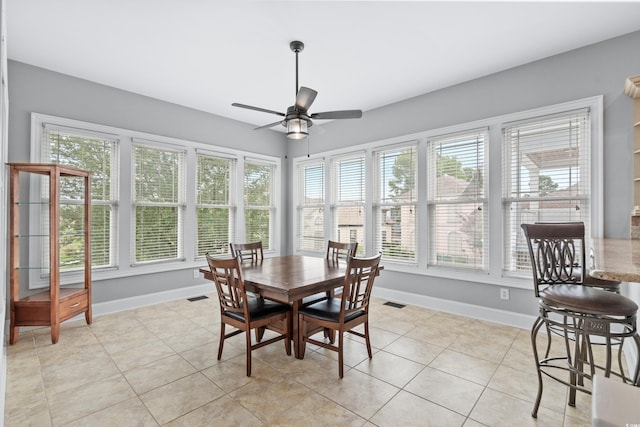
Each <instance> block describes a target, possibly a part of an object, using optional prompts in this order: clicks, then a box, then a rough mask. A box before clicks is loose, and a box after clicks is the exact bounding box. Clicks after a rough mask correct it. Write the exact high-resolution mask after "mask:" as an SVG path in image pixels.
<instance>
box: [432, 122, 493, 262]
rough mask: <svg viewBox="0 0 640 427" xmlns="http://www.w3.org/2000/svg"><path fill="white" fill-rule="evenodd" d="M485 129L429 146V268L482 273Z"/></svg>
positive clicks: (484, 258) (438, 140)
mask: <svg viewBox="0 0 640 427" xmlns="http://www.w3.org/2000/svg"><path fill="white" fill-rule="evenodd" d="M487 139H488V132H487V130H486V129H485V130H479V131H472V132H464V133H460V134H454V135H445V136H441V137H436V138H432V139H430V140H429V141H428V144H427V145H428V159H427V183H428V199H427V204H428V207H429V219H430V229H429V231H430V232H429V236H430V238H429V245H430V250H429V253H430V259H429V264H430V265H440V266H442V265H445V266H452V267H458V268H467V269H475V270H483V269H487V267H488V264H487V255H486V254H487V249H486V248H487V245H486V244H485V243H486V242H487V241H488V239H487V231H488V227H487V218H488V216H487V211H488V210H487V207H488V204H487V203H488V200H487V199H486V197H485V193H486V192H485V176H486V171H485V155H484V152H485V144H486V141H487Z"/></svg>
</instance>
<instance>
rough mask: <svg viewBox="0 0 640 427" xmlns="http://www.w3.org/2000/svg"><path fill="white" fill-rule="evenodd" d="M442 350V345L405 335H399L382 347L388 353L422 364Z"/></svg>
mask: <svg viewBox="0 0 640 427" xmlns="http://www.w3.org/2000/svg"><path fill="white" fill-rule="evenodd" d="M443 350H444V347H440V346H436V345H433V344H429V343H426V342H424V341H420V340H416V339H413V338H407V337H400V338H398V339H397V340H395V341H394V342H392V343H391V344H389V345H388V346H386V347H385V348H384V351H386V352H388V353H392V354H395V355H398V356H401V357H404V358H405V359H409V360H413V361H414V362H418V363H420V364H423V365H428V364H429V363H431V362H432V361H433V359H435V358H436V357H437V356H438V355H439V354H440V353H442V351H443Z"/></svg>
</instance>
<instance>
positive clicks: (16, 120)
mask: <svg viewBox="0 0 640 427" xmlns="http://www.w3.org/2000/svg"><path fill="white" fill-rule="evenodd" d="M8 80H9V82H10V85H9V161H10V162H28V161H30V127H31V118H30V114H31V112H36V113H42V114H50V115H53V116H59V117H65V118H70V119H75V120H82V121H87V122H92V123H98V124H102V125H108V126H115V127H119V128H124V129H130V130H136V131H141V132H148V133H151V134H156V135H162V136H167V137H173V138H180V139H185V140H190V141H197V142H203V143H208V144H212V145H216V146H219V147H232V148H234V149H238V150H246V151H250V152H254V153H260V154H268V155H271V156H278V157H282V158H284V156H285V154H286V153H285V150H286V144H285V142H284V141H285V140H286V138H285V136H284V134H282V133H278V132H275V131H265V132H254V131H253V127H254V126H251V125H248V124H245V123H241V122H238V121H235V120H229V119H226V118H222V117H219V116H215V115H212V114H207V113H204V112H202V111H198V110H193V109H190V108H186V107H182V106H179V105H176V104H171V103H168V102H162V101H158V100H156V99H153V98H149V97H145V96H140V95H136V94H133V93H131V92H126V91H123V90H118V89H114V88H112V87H108V86H104V85H100V84H97V83H93V82H90V81H87V80H82V79H77V78H74V77H70V76H67V75H64V74H59V73H54V72H51V71H48V70H44V69H42V68H37V67H33V66H30V65H27V64H23V63H20V62H15V61H9V79H8ZM210 96H215V94H210ZM286 167H287V165H286V162H283V168H286ZM282 184H283V194H286V187H285V184H284V180H282ZM283 199H284V198H283ZM286 202H287V200H286V199H285V200H282V206H280V208H281V210H282V212H283V213H286V209H285V206H286V205H285V203H286ZM285 224H286V222H285ZM285 233H286V230H284V229H283V230H282V235H281V239H282V241H283V242H286V238H287V235H286V234H285ZM285 246H286V245H285ZM202 282H203V279H199V280H198V279H193V274H192V268H189V269H186V270H178V271H169V272H163V273H157V274H148V275H140V276H132V277H128V278H122V279H113V280H102V281H94V283H93V287H92V291H93V295H92V296H93V302H94V303H100V302H105V301H111V300H116V299H120V298H127V297H133V296H139V295H144V294H147V293H153V292H161V291H166V290H171V289H176V288H180V287H186V286H191V285H194V284H198V283H202ZM23 288H26V284H24V285H23Z"/></svg>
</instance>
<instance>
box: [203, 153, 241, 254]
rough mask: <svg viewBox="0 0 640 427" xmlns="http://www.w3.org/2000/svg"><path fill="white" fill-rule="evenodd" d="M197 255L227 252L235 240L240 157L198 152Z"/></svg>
mask: <svg viewBox="0 0 640 427" xmlns="http://www.w3.org/2000/svg"><path fill="white" fill-rule="evenodd" d="M196 168H197V170H196V182H195V184H196V214H197V217H198V227H197V239H196V256H198V257H202V256H204V255H205V254H207V253H209V254H212V255H213V254H225V253H228V252H229V242H232V241H234V229H235V206H234V204H233V201H234V200H235V197H236V196H235V193H236V192H235V186H234V185H233V183H234V182H235V176H236V160H235V159H229V158H223V157H216V156H211V155H206V154H200V153H198V154H197V155H196Z"/></svg>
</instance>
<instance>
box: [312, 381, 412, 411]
mask: <svg viewBox="0 0 640 427" xmlns="http://www.w3.org/2000/svg"><path fill="white" fill-rule="evenodd" d="M399 390H400V389H399V388H397V387H394V386H392V385H390V384H387V383H385V382H384V381H380V380H378V379H376V378H374V377H372V376H369V375H366V374H364V373H362V372H360V371H358V370H356V369H352V370H350V371H347V372H345V374H344V378H343V379H340V378H339V377H338V375H336V376H335V379H333V380H330V379H328V380H327V381H325V382H323V383H321V384H319V385H318V388H317V389H316V391H318V392H319V393H320V394H322V395H323V396H325V397H326V398H328V399H330V400H333V401H334V402H336V403H338V404H340V405H342V406H344V407H345V408H347V409H349V410H350V411H352V412H355V413H356V414H358V415H359V416H361V417H362V418H365V419H369V418H370V417H371V416H372V415H373V414H375V413H376V412H377V411H378V410H380V408H382V407H383V406H384V405H385V404H386V403H387V402H388V401H389V400H391V398H392V397H393V396H395V395H396V394H397V393H398V391H399Z"/></svg>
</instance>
